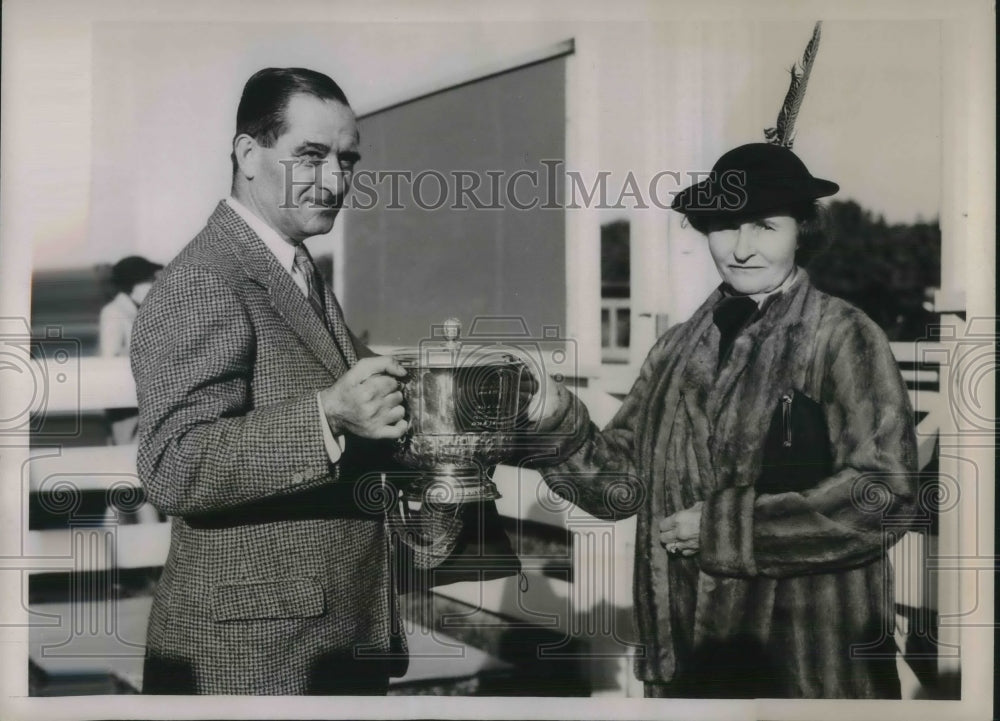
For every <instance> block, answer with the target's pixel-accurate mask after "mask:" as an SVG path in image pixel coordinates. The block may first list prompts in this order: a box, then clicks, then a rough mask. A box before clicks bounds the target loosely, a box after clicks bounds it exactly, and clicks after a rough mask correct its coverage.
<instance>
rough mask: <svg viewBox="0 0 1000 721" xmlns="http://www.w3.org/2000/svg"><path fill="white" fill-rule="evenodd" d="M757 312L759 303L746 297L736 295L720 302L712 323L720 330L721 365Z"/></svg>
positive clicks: (713, 313)
mask: <svg viewBox="0 0 1000 721" xmlns="http://www.w3.org/2000/svg"><path fill="white" fill-rule="evenodd" d="M756 312H757V303H756V302H755V301H754V299H753V298H750V297H748V296H745V295H734V296H730V297H728V298H723V299H722V300H720V301H719V302H718V303H717V304H716V306H715V309H714V310H713V311H712V321H713V322H714V323H715V326H716V328H718V329H719V336H720V337H719V365H720V366H721V365H722V363H723V362H724V361H725V359H726V356H727V355H729V350H730V349H731V348H732V346H733V341H735V340H736V336H737V335H738V334H739V332H740V330H742V329H743V326H745V325H746V323H747V321H748V320H750V316H752V315H753V314H754V313H756Z"/></svg>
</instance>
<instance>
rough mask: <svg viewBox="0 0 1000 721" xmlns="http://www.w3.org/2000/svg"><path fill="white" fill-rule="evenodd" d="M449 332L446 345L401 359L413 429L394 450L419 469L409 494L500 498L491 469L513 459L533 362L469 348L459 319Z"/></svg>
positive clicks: (448, 325) (457, 500)
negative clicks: (522, 399) (524, 381)
mask: <svg viewBox="0 0 1000 721" xmlns="http://www.w3.org/2000/svg"><path fill="white" fill-rule="evenodd" d="M443 331H444V333H443V337H444V339H445V340H444V342H443V343H426V344H422V345H421V346H420V348H418V349H416V350H404V351H400V352H397V353H395V354H394V357H395V358H396V360H397V361H398V362H399V363H400V365H402V366H403V367H404V368H406V369H407V370H408V371H409V375H408V376H407V377H406V378H405V379H404V381H403V387H402V393H403V403H404V406H405V407H406V410H407V418H408V421H409V424H410V426H409V429H408V430H407V432H406V434H405V435H404V436H403V437H402V438H400V439H399V440H398V441H397V443H396V453H395V456H396V460H397V461H399V462H400V463H402V464H404V465H405V466H407V467H408V468H411V469H413V470H414V471H415V480H414V481H413V482H412V483H410V484H409V488H408V489H407V490H406V496H407V498H409V499H412V500H419V501H421V502H423V501H430V502H432V503H435V504H445V505H450V504H462V503H470V502H475V501H482V500H490V499H495V498H499V497H500V493H499V492H498V491H497V488H496V486H495V485H494V484H493V481H492V480H491V479H490V477H489V475H490V470H491V469H492V467H493V466H495V465H497V464H498V463H502V462H503V461H505V460H508V459H509V458H510V455H511V451H512V449H513V442H514V432H515V429H516V425H517V419H518V414H519V412H520V411H521V410H522V409H521V408H520V407H519V390H520V385H521V378H522V374H523V373H524V372H525V369H526V364H525V363H524V361H523V360H521V359H519V358H518V357H517V356H515V355H513V354H512V353H510V352H507V351H505V350H504V349H503V347H502V346H497V345H486V346H483V345H475V344H463V343H462V342H461V341H460V340H459V335H460V332H461V325H460V324H459V322H458V321H457V320H454V319H449V320H448V321H446V322H445V324H444V326H443Z"/></svg>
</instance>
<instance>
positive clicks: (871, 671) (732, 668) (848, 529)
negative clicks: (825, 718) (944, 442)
mask: <svg viewBox="0 0 1000 721" xmlns="http://www.w3.org/2000/svg"><path fill="white" fill-rule="evenodd" d="M722 297H723V296H722V292H721V290H716V291H715V292H714V293H713V294H712V295H711V296H710V297H709V298H708V299H707V300H706V302H705V303H704V304H703V305H702V307H701V308H700V309H699V310H698V311H696V312H695V314H694V316H693V317H692V318H691V319H690V320H688V321H687V322H685V323H682V324H680V325H677V326H675V327H673V328H671V329H670V330H669V331H667V333H665V334H664V335H663V336H662V337H661V338H660V339H659V340H658V342H657V343H656V345H655V346H654V347H653V349H652V350H651V351H650V353H649V355H648V357H647V359H646V361H645V363H644V365H643V367H642V369H641V372H640V375H639V377H638V379H637V380H636V382H635V384H634V386H633V387H632V389H631V391H630V392H629V394H628V396H627V397H626V398H625V400H624V403H623V404H622V406H621V408H620V410H619V411H618V413H617V414H616V415H615V417H614V419H613V420H612V421H611V423H610V424H609V425H608V426H607V428H605V429H604V430H603V431H602V430H600V429H598V428H597V427H596V426H595V425H594V424H593V423H592V422H590V421H589V418H588V416H587V414H586V410H585V409H584V408H583V407H582V405H581V404H579V402H578V401H577V400H576V399H575V398H571V400H570V403H571V404H576V405H577V408H576V410H575V412H573V413H569V412H567V413H566V415H565V416H564V420H563V423H562V427H561V428H559V429H558V432H560V433H562V434H563V437H564V438H565V439H566V440H564V441H563V444H564V445H563V448H562V453H561V454H560V457H561V460H560V461H559V462H558V463H556V464H554V465H549V466H548V467H545V468H541V469H540V470H541V471H542V473H543V476H544V478H545V480H546V482H547V483H548V484H549V486H551V487H552V488H553V490H555V491H556V492H557V493H559V494H560V495H562V496H563V497H565V498H566V499H568V500H570V501H572V502H574V503H575V504H577V505H579V506H580V507H582V508H583V509H584V510H585V511H588V512H589V513H592V514H594V515H596V516H599V517H602V518H615V519H617V518H625V517H628V516H630V515H633V514H637V515H638V519H637V521H638V523H637V538H636V558H635V582H634V583H635V586H634V602H635V614H636V620H637V626H638V630H639V637H640V641H641V642H642V649H641V650H640V652H639V653H638V656H637V659H636V668H635V670H636V675H637V676H638V677H639V678H640V679H642V680H643V681H645V682H647V693H648V694H650V695H661V694H663V695H681V696H689V697H699V696H709V697H711V696H738V697H753V696H769V697H825V698H883V697H898V696H899V678H898V674H897V672H896V668H895V644H894V640H893V625H894V619H895V614H894V606H893V588H892V569H891V566H890V564H889V560H888V557H887V550H888V547H889V546H890V545H891V544H892V543H893V542H894V541H895V539H896V538H898V537H899V535H901V534H902V532H903V531H905V526H906V523H907V517H908V514H909V513H910V512H911V509H912V504H913V502H914V499H915V495H916V489H915V483H916V477H915V471H916V440H915V433H914V419H913V412H912V409H911V406H910V401H909V397H908V394H907V391H906V387H905V385H904V383H903V380H902V378H901V377H900V373H899V369H898V366H897V364H896V361H895V359H894V358H893V355H892V352H891V350H890V347H889V343H888V342H887V339H886V337H885V335H884V334H883V332H882V331H881V330H880V329H879V328H878V326H876V325H875V323H873V322H872V321H871V320H870V319H869V318H868V317H867V316H866V315H864V313H862V312H861V311H859V310H858V309H856V308H854V307H853V306H851V305H850V304H848V303H846V302H844V301H842V300H839V299H837V298H833V297H831V296H828V295H826V294H824V293H822V292H820V291H818V290H816V289H815V288H814V287H813V286H812V284H811V283H810V282H809V279H808V277H807V276H806V274H805V273H804V272H803V271H801V270H800V271H799V278H798V279H797V280H796V281H795V282H794V283H793V285H792V286H791V287H790V288H789V289H787V290H786V291H784V292H783V293H782V294H779V295H777V296H773V297H772V298H769V299H768V300H767V301H765V303H764V305H763V306H762V309H761V310H760V311H758V313H757V315H756V316H755V317H754V318H752V319H751V321H750V323H749V324H748V325H747V326H746V327H745V328H744V329H743V330H742V331H741V332H740V334H739V335H738V336H737V338H736V340H735V341H734V343H733V346H732V349H731V351H730V352H729V355H728V356H727V357H726V359H725V360H724V361H723V362H722V363H721V366H719V365H717V363H718V346H719V331H718V330H717V328H716V327H715V325H714V324H713V319H712V310H713V308H714V307H715V305H716V304H717V302H718V301H719V300H720V299H721V298H722ZM793 392H795V393H796V397H801V395H804V396H806V397H807V398H809V399H812V400H813V401H816V402H817V403H818V404H819V407H821V408H822V416H823V417H824V418H825V424H826V427H827V429H828V436H829V444H830V448H829V453H830V457H831V461H832V463H831V465H832V471H831V473H830V474H829V475H826V474H824V475H823V477H821V478H820V479H819V480H817V481H815V482H812V483H811V484H810V485H809V487H807V488H799V489H798V490H796V491H787V492H761V491H759V490H758V489H756V488H755V483H756V482H757V479H758V478H759V477H760V476H761V471H762V457H763V447H764V444H765V440H766V436H767V433H768V428H769V421H770V419H771V418H772V417H773V416H774V414H775V410H776V408H777V407H778V405H779V403H780V398H781V396H782V395H784V394H791V393H793ZM699 501H701V502H703V506H702V517H701V527H700V551H699V553H698V554H697V555H695V556H692V557H689V558H683V557H680V556H671V555H669V554H668V553H667V552H666V550H665V549H664V547H663V545H662V544H661V543H660V541H659V522H660V520H661V519H663V518H665V517H667V516H669V515H671V514H673V513H675V512H677V511H679V510H682V509H684V508H689V507H691V506H693V505H694V504H695V503H697V502H699Z"/></svg>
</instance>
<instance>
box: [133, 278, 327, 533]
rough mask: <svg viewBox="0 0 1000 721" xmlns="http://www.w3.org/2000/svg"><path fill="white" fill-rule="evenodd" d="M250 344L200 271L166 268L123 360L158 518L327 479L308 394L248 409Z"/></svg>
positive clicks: (240, 315)
mask: <svg viewBox="0 0 1000 721" xmlns="http://www.w3.org/2000/svg"><path fill="white" fill-rule="evenodd" d="M255 343H256V338H255V334H254V330H253V327H252V325H251V323H250V320H249V318H248V317H247V315H246V311H245V309H244V307H243V304H242V303H241V302H240V300H239V299H238V298H237V297H236V295H235V293H234V292H233V291H232V290H231V289H230V288H229V286H228V285H227V284H226V283H225V282H224V281H223V280H222V279H221V278H218V277H216V275H215V274H214V273H213V272H211V271H210V270H207V269H205V268H199V267H193V266H180V267H176V268H174V269H172V270H171V271H170V272H169V273H168V274H167V275H165V276H164V277H163V278H161V280H160V282H159V283H157V285H156V287H155V288H154V290H153V292H151V293H150V297H149V298H148V299H147V301H146V302H145V303H143V305H142V309H141V311H140V313H139V317H138V318H137V320H136V324H135V329H134V333H133V342H132V352H131V357H132V372H133V374H134V376H135V381H136V391H137V394H138V401H139V449H138V471H139V479H140V481H141V483H142V485H143V488H144V489H145V491H146V494H147V496H148V498H149V500H150V501H151V502H152V504H153V505H154V506H155V507H157V508H158V509H159V510H161V511H163V512H164V513H166V514H168V515H178V516H186V515H195V514H199V513H206V512H212V511H218V510H222V509H225V508H229V507H233V506H237V505H241V504H244V503H249V502H252V501H257V500H260V499H263V498H267V497H270V496H276V495H283V494H287V493H292V492H296V491H301V490H305V489H307V488H311V487H313V486H318V485H321V484H322V483H324V482H327V481H329V480H330V474H331V466H330V464H329V460H328V458H327V454H326V450H325V447H324V443H323V433H322V427H321V425H320V423H319V419H318V418H317V411H316V395H315V393H314V392H309V393H306V394H304V395H302V396H301V397H296V398H291V399H289V400H287V401H284V402H281V403H277V404H275V405H271V406H267V407H264V408H254V405H253V397H252V394H251V386H250V383H251V378H252V374H253V363H254V356H255V351H256V348H255ZM333 468H335V467H333Z"/></svg>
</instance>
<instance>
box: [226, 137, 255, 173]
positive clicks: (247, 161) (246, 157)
mask: <svg viewBox="0 0 1000 721" xmlns="http://www.w3.org/2000/svg"><path fill="white" fill-rule="evenodd" d="M257 150H258V145H257V141H256V140H254V139H253V138H251V137H250V136H249V135H247V134H246V133H242V134H241V135H237V136H236V139H235V140H234V141H233V155H234V156H235V157H236V166H237V167H238V168H239V173H240V174H241V175H242V176H243V177H244V178H246V179H247V180H253V177H254V176H255V175H256V174H257V164H258V162H259V159H260V153H258V152H257Z"/></svg>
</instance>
